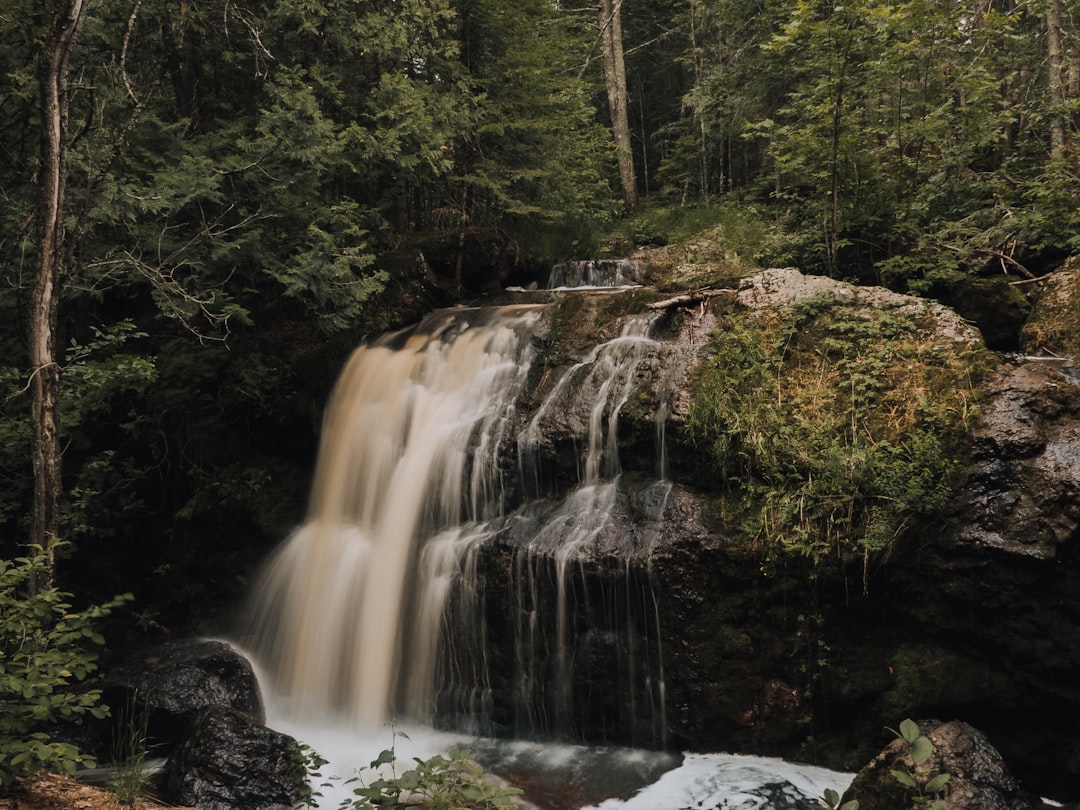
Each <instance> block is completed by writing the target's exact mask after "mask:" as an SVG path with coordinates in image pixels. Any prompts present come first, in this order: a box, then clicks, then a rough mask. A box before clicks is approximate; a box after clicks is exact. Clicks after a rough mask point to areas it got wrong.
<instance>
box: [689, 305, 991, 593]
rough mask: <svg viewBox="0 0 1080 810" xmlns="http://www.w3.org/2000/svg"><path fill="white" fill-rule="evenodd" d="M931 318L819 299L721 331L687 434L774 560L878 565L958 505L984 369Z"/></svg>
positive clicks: (728, 505) (734, 318)
mask: <svg viewBox="0 0 1080 810" xmlns="http://www.w3.org/2000/svg"><path fill="white" fill-rule="evenodd" d="M922 317H923V316H921V315H920V314H919V313H918V312H917V311H915V312H911V311H908V310H904V309H899V308H881V309H877V310H874V309H872V308H869V307H862V308H859V307H858V306H856V305H852V304H850V303H846V302H844V301H843V300H840V299H836V298H832V297H829V296H822V297H815V298H809V299H803V300H800V301H797V302H795V303H794V304H792V305H790V306H788V307H786V308H784V309H782V310H780V311H762V312H736V313H732V314H730V315H729V316H728V317H727V318H726V319H725V322H724V327H723V329H722V330H720V331H719V332H718V333H717V334H716V335H715V336H714V338H713V345H712V357H711V359H710V360H709V362H708V363H707V364H705V365H704V366H703V367H702V369H700V371H699V373H698V376H697V379H696V381H695V387H694V398H693V401H692V403H691V406H690V411H689V415H688V419H687V428H688V430H689V432H690V435H691V437H692V438H693V440H694V441H696V442H697V443H698V444H699V445H701V446H702V447H704V448H706V449H707V451H708V453H709V455H710V457H711V459H712V464H713V467H714V469H715V471H716V473H717V475H718V477H719V480H720V483H721V488H722V493H723V494H722V506H723V512H724V516H725V518H726V519H727V520H728V521H729V523H730V524H731V525H732V526H733V527H737V528H740V529H741V530H742V532H743V533H744V535H745V536H746V537H748V538H752V541H753V543H754V544H755V546H756V547H757V548H758V550H759V552H760V553H761V554H762V555H763V557H765V558H766V559H769V558H771V557H772V556H773V555H775V554H777V553H795V554H799V555H804V556H807V557H809V558H811V559H813V560H815V561H820V560H823V559H825V558H826V557H829V556H832V557H834V558H838V559H841V560H843V559H852V558H854V559H859V560H862V561H864V562H868V561H869V560H870V559H871V558H872V557H874V556H876V555H878V554H882V553H885V552H887V551H888V550H889V549H890V548H891V547H892V544H893V543H894V542H895V541H896V539H897V538H898V537H900V536H901V535H902V534H903V533H904V532H905V530H906V529H907V528H908V527H909V525H910V524H911V523H912V521H915V520H926V519H929V518H931V517H933V516H934V515H935V514H937V513H938V512H940V510H941V509H942V508H943V507H944V506H945V504H946V503H947V501H948V499H949V497H950V495H951V493H952V491H953V487H954V486H955V484H956V483H957V481H958V480H959V476H960V474H961V472H962V469H963V459H964V453H965V448H966V442H967V435H968V433H967V431H968V426H969V419H970V418H971V416H972V415H973V414H974V413H975V411H976V404H975V402H974V394H973V392H972V386H973V381H974V380H975V379H976V378H977V376H978V374H979V373H980V372H981V369H982V368H983V367H984V365H983V364H984V362H985V361H984V360H983V359H982V357H983V355H982V354H980V353H978V352H971V353H966V352H962V351H958V350H957V349H955V348H949V349H945V348H942V347H941V346H940V345H938V342H937V341H936V340H935V338H934V337H933V335H932V334H931V333H928V332H927V331H926V327H925V325H924V324H923V322H922ZM866 570H867V566H864V572H865V571H866ZM865 585H866V582H865V580H864V587H865Z"/></svg>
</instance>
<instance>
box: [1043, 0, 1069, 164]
mask: <svg viewBox="0 0 1080 810" xmlns="http://www.w3.org/2000/svg"><path fill="white" fill-rule="evenodd" d="M1046 62H1047V72H1048V75H1047V81H1048V82H1049V85H1050V106H1051V108H1052V110H1053V112H1052V113H1051V116H1050V157H1051V159H1053V160H1060V159H1061V158H1063V157H1064V156H1065V119H1064V117H1063V116H1062V112H1061V111H1062V109H1063V107H1064V106H1065V73H1064V67H1063V66H1064V58H1063V54H1062V36H1061V0H1048V2H1047V4H1046Z"/></svg>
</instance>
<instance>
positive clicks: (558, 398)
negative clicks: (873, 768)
mask: <svg viewBox="0 0 1080 810" xmlns="http://www.w3.org/2000/svg"><path fill="white" fill-rule="evenodd" d="M541 317H542V308H540V307H528V306H521V307H504V308H499V309H490V310H482V309H472V310H465V309H459V310H448V311H445V312H440V313H436V314H435V315H433V316H431V317H430V318H429V319H427V320H426V321H425V322H423V323H422V324H420V325H419V326H418V327H417V328H416V329H413V330H409V331H407V332H403V333H398V334H394V335H390V336H387V337H386V338H383V339H381V340H379V341H376V342H375V343H372V344H371V345H368V346H364V347H361V348H360V349H358V350H357V351H356V352H355V353H354V355H353V356H352V358H351V359H350V360H349V362H348V364H347V365H346V368H345V370H344V371H343V373H342V375H341V378H340V379H339V381H338V383H337V385H336V387H335V390H334V392H333V395H332V398H331V402H330V405H329V407H328V410H327V415H326V421H325V425H324V429H323V435H322V442H321V446H320V451H319V460H318V464H317V470H316V474H315V479H314V483H313V488H312V495H311V502H310V507H309V512H308V516H307V519H306V520H305V522H304V524H303V525H302V526H301V527H299V528H298V529H297V530H296V531H295V532H294V533H293V535H292V536H291V537H290V538H289V539H288V541H287V542H286V543H285V544H284V546H283V547H282V549H281V550H280V551H279V552H278V553H277V554H276V555H275V556H274V558H273V559H272V560H271V561H270V563H269V564H268V565H267V567H266V569H265V571H264V573H263V574H262V576H261V578H260V581H259V583H258V586H257V590H256V595H255V599H254V608H253V619H252V626H253V630H252V641H251V644H252V647H253V651H254V654H255V656H256V657H257V658H258V659H259V661H260V663H261V665H262V667H263V668H264V669H265V670H266V671H267V673H268V674H269V677H270V679H271V686H272V689H273V690H274V692H276V693H278V694H279V695H280V696H282V697H283V699H284V700H286V701H287V702H288V705H289V707H290V711H292V712H293V713H296V714H300V715H302V716H307V717H325V718H331V717H336V718H341V717H343V716H344V717H348V718H351V721H352V722H353V723H355V724H358V725H361V726H367V727H377V726H378V725H379V724H381V723H383V722H385V721H387V720H395V721H418V722H422V723H432V724H435V725H437V726H440V727H445V728H453V729H456V730H462V731H468V732H470V733H485V734H491V733H507V732H512V733H515V734H518V735H522V736H532V737H558V738H563V739H619V740H620V741H633V742H638V743H642V742H643V743H645V744H648V745H654V746H655V745H662V744H663V741H664V733H665V729H664V726H665V718H664V709H663V692H664V685H663V665H662V655H661V652H662V651H661V649H660V641H659V635H658V632H657V631H658V627H659V611H658V605H657V598H656V595H655V593H654V592H653V588H652V584H651V581H650V576H649V573H648V566H647V549H621V548H620V547H619V546H620V530H619V528H618V527H617V526H615V525H614V523H613V520H614V518H613V516H614V515H615V514H616V513H618V512H619V510H620V508H621V507H620V499H621V498H623V496H622V495H621V494H620V490H619V481H620V475H621V464H620V460H619V453H618V420H619V415H620V412H621V410H622V409H623V407H624V406H625V404H626V403H627V401H628V400H629V398H630V397H631V396H632V394H633V392H634V390H635V385H636V382H637V371H638V368H639V366H640V364H641V362H642V361H643V360H644V359H646V358H648V357H651V356H655V354H656V352H657V349H658V346H659V344H658V342H657V341H655V340H654V339H652V338H651V337H649V332H650V329H651V328H652V325H653V322H654V320H655V318H654V317H641V316H637V317H632V318H630V319H628V320H627V322H626V325H625V327H624V329H623V331H622V334H621V335H620V336H619V337H617V338H615V339H613V340H611V341H608V342H606V343H604V344H602V345H600V346H597V347H596V348H595V349H593V350H592V351H590V352H589V353H587V354H586V356H585V357H584V358H583V359H581V360H580V362H578V363H575V364H573V365H571V366H569V367H568V368H567V369H566V370H565V371H564V372H563V373H562V376H561V378H560V379H559V380H558V381H557V382H556V383H555V384H554V386H553V387H552V388H551V390H550V392H549V393H548V394H547V396H546V397H545V398H544V400H543V401H542V402H541V403H540V405H539V406H538V407H537V408H536V410H535V412H534V413H533V415H532V418H531V419H526V418H525V417H524V415H521V416H519V409H520V407H521V402H522V399H523V395H524V393H525V391H526V385H527V382H528V380H529V377H530V371H531V369H532V365H533V361H534V359H535V356H536V348H535V343H536V333H537V330H538V328H539V325H540V323H541ZM584 392H587V393H584ZM572 411H573V412H580V421H581V423H582V424H583V426H584V427H583V430H582V432H583V435H582V436H581V437H580V439H581V448H582V452H581V457H580V461H579V471H578V478H579V480H578V482H577V485H576V486H574V487H573V488H572V491H570V492H569V494H567V495H566V497H564V498H562V499H556V500H553V499H552V498H551V497H548V496H545V495H544V493H541V492H540V491H539V487H538V486H537V482H539V481H541V480H543V479H544V478H545V477H546V475H547V471H546V470H545V469H544V464H545V462H544V459H543V454H542V453H541V452H540V451H539V447H540V444H541V442H542V440H543V439H544V437H545V434H546V432H547V431H548V430H549V429H550V428H551V425H552V422H553V420H556V419H557V418H561V417H565V416H566V415H567V414H568V413H570V412H572ZM659 427H660V426H659V425H658V428H659ZM658 432H659V430H658ZM658 466H662V465H658ZM493 549H494V550H493ZM635 555H637V556H636V558H635ZM632 558H634V560H633V563H632Z"/></svg>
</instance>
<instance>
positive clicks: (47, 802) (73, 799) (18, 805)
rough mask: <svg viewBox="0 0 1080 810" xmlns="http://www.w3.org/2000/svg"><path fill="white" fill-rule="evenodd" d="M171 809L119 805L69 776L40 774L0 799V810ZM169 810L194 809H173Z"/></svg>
mask: <svg viewBox="0 0 1080 810" xmlns="http://www.w3.org/2000/svg"><path fill="white" fill-rule="evenodd" d="M166 807H173V805H166V804H162V803H161V802H158V801H155V800H153V799H144V800H142V801H140V802H138V803H136V804H123V803H121V802H120V801H119V800H118V799H117V798H116V796H115V795H113V794H112V793H110V792H109V791H107V790H104V789H102V788H99V787H94V786H93V785H87V784H83V783H82V782H80V781H78V780H77V779H73V778H71V777H70V776H63V775H61V774H56V773H48V772H46V771H41V772H39V773H37V774H35V775H34V776H32V777H29V778H27V779H22V780H19V782H18V783H17V785H16V787H15V789H14V790H13V791H11V793H10V794H9V795H7V796H6V797H2V798H0V810H160V808H166ZM173 810H194V808H190V807H189V808H175V807H173Z"/></svg>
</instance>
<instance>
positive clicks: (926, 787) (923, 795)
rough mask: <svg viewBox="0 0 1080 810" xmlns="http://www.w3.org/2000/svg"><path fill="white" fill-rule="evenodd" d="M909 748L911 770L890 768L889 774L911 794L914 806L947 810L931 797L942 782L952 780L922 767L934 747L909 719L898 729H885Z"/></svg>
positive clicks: (939, 788) (943, 804)
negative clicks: (913, 792)
mask: <svg viewBox="0 0 1080 810" xmlns="http://www.w3.org/2000/svg"><path fill="white" fill-rule="evenodd" d="M889 730H890V731H892V733H893V734H895V735H896V736H897V737H899V738H900V739H902V740H903V741H904V742H906V743H907V744H908V746H909V750H908V754H909V756H910V757H911V761H912V763H914V767H913V768H911V769H908V770H900V769H899V768H893V769H892V770H890V771H889V774H890V775H891V776H892V778H893V779H895V780H896V781H897V782H899V783H900V784H901V785H903V786H904V787H906V788H910V789H911V790H913V791H915V794H914V795H913V796H912V797H911V801H912V802H913V803H914V805H915V806H916V807H920V808H921V807H925V808H927V810H948V805H947V804H946V803H945V801H944V800H943V799H939V798H935V796H936V795H937V794H939V793H940V792H941V790H942V788H944V787H945V785H946V783H947V782H948V781H949V780H950V779H951V778H952V776H951V775H950V774H947V773H934V772H933V771H932V770H931V769H929V768H924V767H922V766H923V765H924V764H925V763H926V762H927V760H929V759H930V757H931V756H932V755H933V753H934V744H933V743H932V742H930V740H929V738H927V737H926V736H924V735H923V734H922V732H921V731H920V730H919V725H918V723H916V722H915V721H914V720H911V719H910V718H909V719H907V720H905V721H904V722H902V723H901V724H900V730H899V731H897V730H896V729H889Z"/></svg>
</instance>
